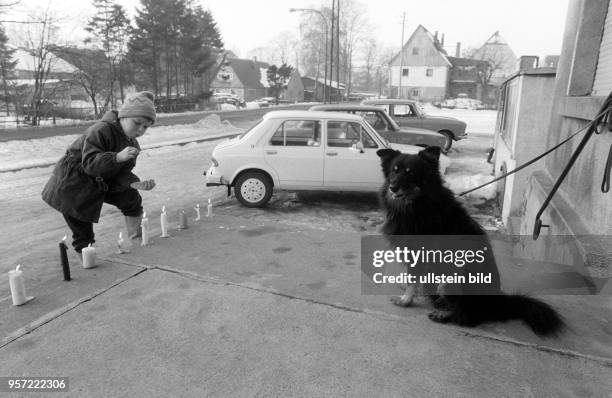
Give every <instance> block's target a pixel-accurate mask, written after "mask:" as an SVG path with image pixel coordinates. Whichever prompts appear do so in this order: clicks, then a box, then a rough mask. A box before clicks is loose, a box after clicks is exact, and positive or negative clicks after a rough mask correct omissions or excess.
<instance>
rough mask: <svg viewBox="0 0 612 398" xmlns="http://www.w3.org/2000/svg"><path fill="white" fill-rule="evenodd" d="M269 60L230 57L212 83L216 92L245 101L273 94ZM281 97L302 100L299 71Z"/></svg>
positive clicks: (295, 73) (302, 92)
mask: <svg viewBox="0 0 612 398" xmlns="http://www.w3.org/2000/svg"><path fill="white" fill-rule="evenodd" d="M269 67H270V65H269V64H268V63H267V62H261V61H258V60H257V59H256V58H254V59H241V58H228V59H227V62H226V65H224V66H222V67H221V69H219V72H218V73H217V76H216V78H215V79H214V80H213V81H212V83H211V84H210V88H211V90H213V91H215V92H228V93H232V94H235V95H238V96H239V97H242V98H243V99H244V100H245V101H252V100H255V99H258V98H262V97H268V96H272V93H271V92H270V90H269V88H270V84H269V83H268V79H267V70H268V68H269ZM280 98H281V99H283V100H287V101H292V102H293V101H302V100H303V99H304V88H303V86H302V81H301V78H300V76H299V73H298V72H297V71H294V73H293V74H292V76H291V79H290V80H289V82H288V84H287V89H286V90H284V91H283V92H282V93H281V96H280Z"/></svg>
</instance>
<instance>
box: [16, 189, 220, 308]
mask: <svg viewBox="0 0 612 398" xmlns="http://www.w3.org/2000/svg"><path fill="white" fill-rule="evenodd" d="M195 211H196V218H195V219H194V221H200V220H201V215H200V205H199V204H196V206H195ZM212 215H213V212H212V202H211V200H210V199H208V205H207V211H206V216H207V217H212ZM160 223H161V230H162V233H161V237H162V238H167V237H169V236H170V235H168V215H167V213H166V206H162V212H161V216H160ZM140 226H141V228H142V245H143V246H146V245H147V244H148V243H149V234H150V232H149V219H148V218H147V214H146V212H145V213H143V215H142V222H141V225H140ZM186 228H187V215H186V214H185V210H180V211H179V229H186ZM117 245H118V246H119V253H127V252H129V244H128V243H127V242H125V240H124V239H123V235H122V233H121V232H119V240H118V241H117ZM59 249H60V261H61V265H62V272H63V274H64V280H65V281H69V280H70V279H71V277H70V264H69V263H68V246H67V245H66V236H64V237H63V238H62V240H61V241H60V243H59ZM81 256H82V257H81V263H82V265H83V268H93V267H95V266H96V249H95V248H94V247H93V246H92V245H91V244H89V246H87V247H84V248H83V249H82V250H81ZM20 268H21V265H18V266H17V268H15V269H14V270H10V271H9V273H8V274H9V286H10V288H11V298H12V300H13V305H23V304H25V303H27V302H28V301H30V300H32V299H33V298H34V297H29V296H27V295H26V290H25V283H24V276H23V271H22V270H21V269H20Z"/></svg>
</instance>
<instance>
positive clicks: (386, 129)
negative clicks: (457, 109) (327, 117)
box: [309, 104, 446, 151]
mask: <svg viewBox="0 0 612 398" xmlns="http://www.w3.org/2000/svg"><path fill="white" fill-rule="evenodd" d="M309 110H311V111H324V112H344V113H352V114H354V115H359V116H361V117H363V118H364V119H365V120H366V121H367V122H368V123H369V124H370V125H371V126H372V127H373V128H374V129H375V130H376V131H377V132H378V133H379V134H380V135H381V136H383V137H384V138H386V139H387V140H388V141H389V142H394V143H398V144H408V145H417V146H423V147H427V146H439V147H440V148H441V149H442V150H443V151H444V146H445V144H446V138H445V137H444V136H442V135H440V134H438V133H437V132H435V131H431V130H425V129H420V128H413V127H407V128H400V126H398V125H397V123H395V122H394V121H393V119H391V117H390V116H389V115H388V114H387V112H386V111H385V110H384V109H383V108H381V107H378V106H372V105H350V104H329V105H315V106H312V107H310V108H309Z"/></svg>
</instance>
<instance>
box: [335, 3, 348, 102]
mask: <svg viewBox="0 0 612 398" xmlns="http://www.w3.org/2000/svg"><path fill="white" fill-rule="evenodd" d="M336 1H337V2H338V6H337V7H336V15H337V16H338V19H337V21H336V23H337V25H336V37H337V38H338V51H337V54H336V84H337V87H338V103H340V99H341V98H340V0H336ZM345 80H346V76H345ZM347 88H348V81H346V83H345V85H344V92H346V89H347Z"/></svg>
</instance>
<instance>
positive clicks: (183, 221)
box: [179, 209, 187, 229]
mask: <svg viewBox="0 0 612 398" xmlns="http://www.w3.org/2000/svg"><path fill="white" fill-rule="evenodd" d="M179 229H187V214H185V210H182V209H181V210H180V211H179Z"/></svg>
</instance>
